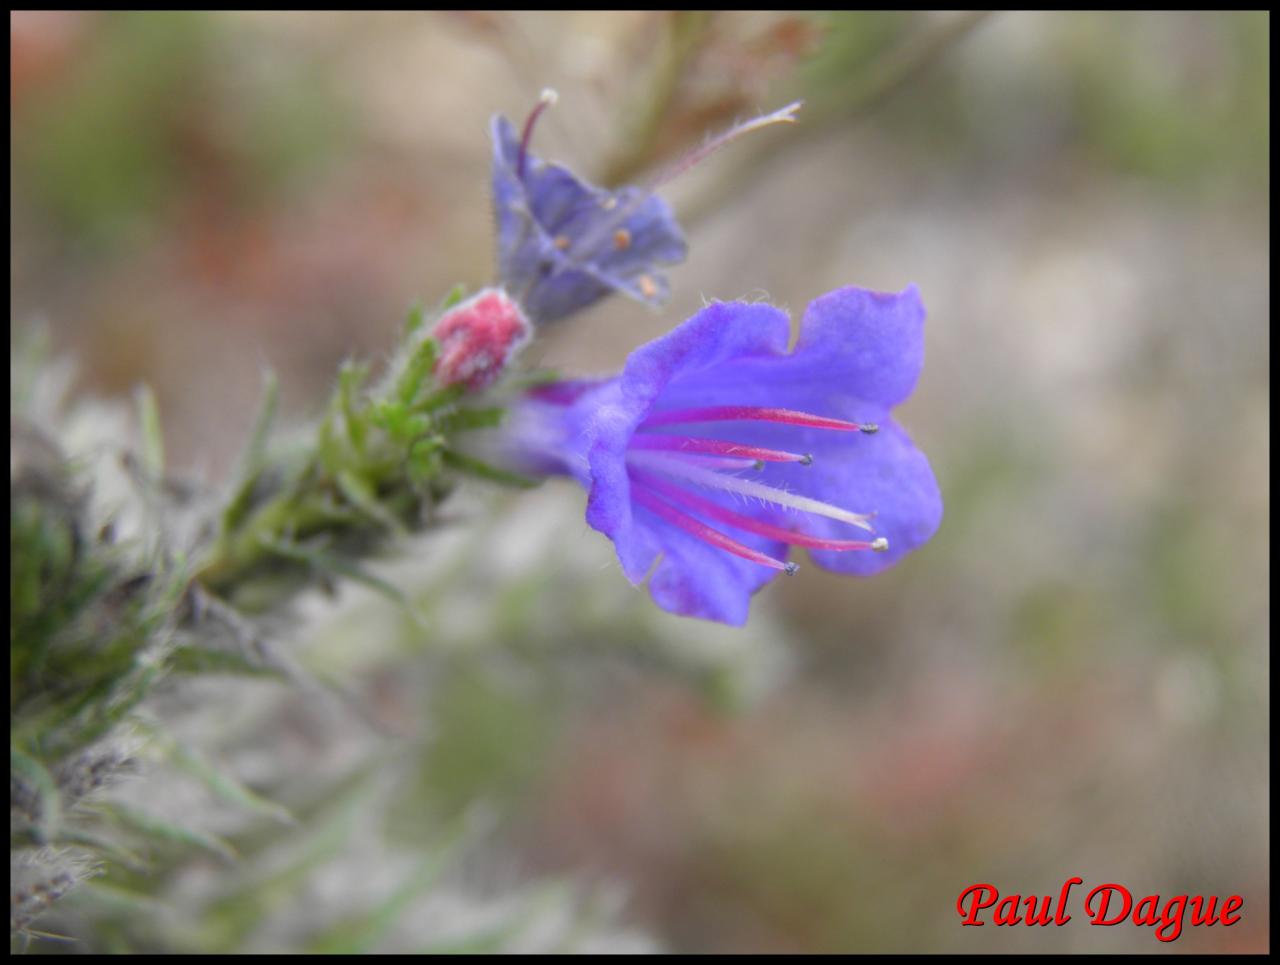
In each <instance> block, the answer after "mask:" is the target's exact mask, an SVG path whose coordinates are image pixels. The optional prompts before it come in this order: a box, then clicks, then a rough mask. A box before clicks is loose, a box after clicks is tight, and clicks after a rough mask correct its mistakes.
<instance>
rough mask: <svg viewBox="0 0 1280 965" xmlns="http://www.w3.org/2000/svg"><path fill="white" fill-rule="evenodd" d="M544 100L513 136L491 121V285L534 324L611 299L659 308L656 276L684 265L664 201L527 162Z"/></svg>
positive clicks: (661, 285)
mask: <svg viewBox="0 0 1280 965" xmlns="http://www.w3.org/2000/svg"><path fill="white" fill-rule="evenodd" d="M554 101H555V95H554V93H553V92H551V91H546V92H544V93H543V96H542V99H541V100H540V101H539V103H538V106H537V107H536V108H535V109H534V111H533V113H532V114H530V116H529V119H528V120H527V121H526V122H525V125H524V130H523V131H522V132H521V134H520V135H519V136H517V134H516V131H515V128H514V127H513V126H512V124H511V122H510V121H508V120H507V119H506V118H505V117H500V116H499V117H495V118H494V119H493V122H492V133H493V199H494V208H495V211H496V215H497V223H498V226H497V227H498V278H499V281H500V282H501V284H502V285H503V286H504V287H505V288H506V289H507V291H508V292H510V293H511V295H512V296H513V297H514V298H515V299H516V301H518V302H519V303H520V304H521V305H522V306H523V307H524V310H525V313H526V314H527V315H528V316H529V318H530V319H531V320H532V321H533V322H534V323H535V324H547V323H549V322H554V321H556V320H558V319H561V318H564V317H565V316H567V315H570V314H572V313H573V312H576V311H578V310H579V309H581V308H585V307H586V306H588V305H590V304H592V303H593V302H595V301H598V300H599V299H601V298H603V297H604V296H605V295H608V294H610V293H611V292H614V291H618V292H622V293H623V294H624V295H628V296H630V297H632V298H635V299H637V300H639V301H642V302H646V303H648V304H650V305H655V306H656V305H660V304H662V302H663V301H664V300H665V299H666V297H667V293H668V290H669V288H668V284H667V280H666V278H665V276H663V275H662V274H661V272H660V271H659V270H658V266H660V265H675V264H678V263H680V262H681V261H683V260H684V257H685V252H686V246H685V241H684V236H683V235H682V234H681V232H680V227H679V225H677V224H676V220H675V216H674V215H673V214H672V213H671V208H670V207H669V206H668V205H667V203H666V202H665V201H663V200H662V199H661V198H659V197H658V196H657V195H654V194H651V193H649V192H648V191H645V190H643V189H641V188H637V187H624V188H622V189H620V190H618V191H607V190H605V189H604V188H598V187H595V186H594V185H591V184H588V183H587V182H585V181H583V180H582V179H580V178H578V177H577V176H575V175H574V174H573V172H572V171H570V170H569V169H568V168H565V167H562V166H561V165H559V164H551V163H547V162H545V161H542V160H540V159H539V158H537V157H535V156H534V155H533V154H531V153H530V152H529V140H530V138H531V136H532V134H533V127H534V123H535V121H536V120H537V118H538V116H539V114H541V113H542V111H543V110H544V109H545V108H546V107H547V106H549V105H550V104H552V103H554Z"/></svg>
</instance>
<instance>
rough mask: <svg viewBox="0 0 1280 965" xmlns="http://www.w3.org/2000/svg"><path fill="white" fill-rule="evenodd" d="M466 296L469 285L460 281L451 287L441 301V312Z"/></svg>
mask: <svg viewBox="0 0 1280 965" xmlns="http://www.w3.org/2000/svg"><path fill="white" fill-rule="evenodd" d="M466 297H467V286H466V285H464V284H462V282H458V284H456V285H454V286H453V287H452V288H450V289H449V294H447V295H445V296H444V299H443V300H442V301H441V302H440V308H439V312H440V313H441V314H443V313H444V312H447V311H448V310H449V309H451V308H453V306H454V305H457V304H458V303H459V302H461V301H462V300H463V299H464V298H466Z"/></svg>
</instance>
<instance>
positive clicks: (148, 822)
mask: <svg viewBox="0 0 1280 965" xmlns="http://www.w3.org/2000/svg"><path fill="white" fill-rule="evenodd" d="M101 809H102V810H103V811H104V812H105V813H106V814H108V815H110V816H111V817H112V818H114V819H115V820H116V821H118V822H119V823H120V824H122V825H124V826H126V827H128V828H131V829H133V830H134V831H137V832H138V833H140V834H142V835H143V836H144V837H148V838H154V839H158V840H161V841H167V842H171V843H174V844H180V845H184V846H186V847H194V848H201V849H203V850H205V851H209V852H211V853H213V854H216V855H218V856H219V857H222V858H225V859H227V860H228V861H235V860H237V859H238V858H239V855H238V854H237V853H236V849H235V848H233V847H232V846H231V845H230V844H228V843H227V842H226V841H223V840H222V839H221V838H219V837H218V836H217V835H214V834H209V833H208V832H206V831H198V830H196V829H195V828H186V827H183V826H182V825H180V824H174V823H173V822H171V821H166V820H164V819H163V818H158V817H156V816H155V815H154V814H147V813H146V812H144V811H139V810H138V809H136V808H132V807H128V806H126V805H123V804H115V803H113V804H110V805H103V806H102V808H101Z"/></svg>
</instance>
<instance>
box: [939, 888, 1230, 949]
mask: <svg viewBox="0 0 1280 965" xmlns="http://www.w3.org/2000/svg"><path fill="white" fill-rule="evenodd" d="M1082 884H1084V879H1083V878H1068V879H1067V880H1066V881H1065V882H1063V884H1062V890H1061V891H1060V892H1059V893H1058V900H1057V902H1056V903H1054V902H1053V900H1052V898H1051V897H1050V896H1049V895H1045V897H1044V899H1043V900H1041V899H1039V898H1037V897H1036V896H1035V895H1029V896H1028V897H1026V898H1023V897H1022V896H1021V895H1005V896H1004V897H1003V898H1001V897H1000V892H999V890H997V888H996V887H995V885H987V884H977V885H970V886H969V887H968V888H966V889H965V890H964V891H962V892H960V897H959V898H958V899H956V911H957V912H958V913H959V915H960V917H961V919H963V920H962V921H961V922H960V924H962V925H985V924H986V922H985V921H982V920H981V916H982V913H983V912H984V911H986V910H987V909H988V908H992V909H994V910H993V912H992V914H991V923H992V924H993V925H1019V924H1022V925H1065V924H1066V923H1067V922H1069V921H1070V920H1071V915H1070V913H1069V912H1068V911H1067V905H1068V903H1069V901H1070V898H1071V889H1072V888H1074V887H1075V886H1076V885H1082ZM1023 908H1025V914H1024V913H1022V911H1021V909H1023ZM1243 908H1244V899H1243V898H1241V897H1240V896H1239V895H1231V896H1230V897H1229V898H1227V900H1226V901H1224V902H1222V907H1221V908H1220V909H1219V907H1218V898H1217V897H1216V896H1214V895H1210V896H1209V897H1208V898H1205V897H1204V896H1202V895H1195V896H1187V895H1175V896H1174V897H1173V898H1170V899H1169V900H1168V901H1167V902H1165V903H1164V907H1163V908H1161V905H1160V896H1159V895H1147V896H1146V897H1145V898H1140V899H1138V901H1137V902H1136V904H1135V902H1134V899H1133V893H1132V892H1130V891H1129V889H1128V888H1126V887H1125V886H1124V885H1117V884H1105V885H1098V886H1097V887H1096V888H1094V889H1093V890H1092V891H1090V892H1089V894H1088V895H1086V896H1085V899H1084V913H1085V915H1086V916H1087V917H1088V918H1089V924H1091V925H1119V924H1120V923H1121V922H1124V921H1129V920H1132V921H1133V923H1134V924H1135V925H1147V926H1149V927H1152V928H1154V929H1155V935H1156V938H1158V939H1159V940H1160V941H1162V942H1171V941H1174V940H1176V939H1177V938H1178V936H1179V935H1181V934H1182V926H1183V922H1184V919H1185V918H1186V917H1187V914H1188V912H1190V916H1191V917H1190V920H1189V922H1187V923H1188V924H1190V925H1192V926H1200V925H1217V924H1221V925H1222V926H1223V927H1227V926H1230V925H1234V924H1235V923H1236V922H1238V921H1239V920H1240V918H1241V910H1242V909H1243Z"/></svg>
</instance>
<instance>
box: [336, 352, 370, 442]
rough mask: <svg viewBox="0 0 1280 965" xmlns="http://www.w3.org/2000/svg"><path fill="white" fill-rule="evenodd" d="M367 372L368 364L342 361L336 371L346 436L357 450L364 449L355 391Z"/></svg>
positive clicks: (361, 422) (363, 428) (358, 389)
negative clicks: (339, 368) (340, 367)
mask: <svg viewBox="0 0 1280 965" xmlns="http://www.w3.org/2000/svg"><path fill="white" fill-rule="evenodd" d="M368 374H369V366H368V365H365V364H363V363H356V362H351V361H347V362H343V363H342V369H341V370H340V371H339V372H338V400H339V403H340V405H341V406H342V419H343V421H344V422H345V423H346V424H347V437H348V438H349V439H350V440H351V445H352V446H354V447H355V449H356V451H357V452H362V451H363V450H364V440H365V420H364V415H363V413H361V412H359V411H358V409H357V406H356V401H357V400H356V393H357V392H359V391H360V386H361V385H363V384H364V380H365V378H366V377H367V376H368Z"/></svg>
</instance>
